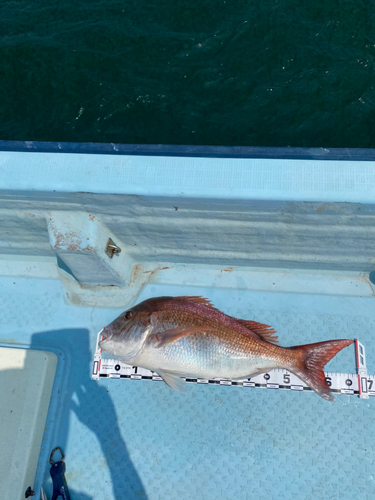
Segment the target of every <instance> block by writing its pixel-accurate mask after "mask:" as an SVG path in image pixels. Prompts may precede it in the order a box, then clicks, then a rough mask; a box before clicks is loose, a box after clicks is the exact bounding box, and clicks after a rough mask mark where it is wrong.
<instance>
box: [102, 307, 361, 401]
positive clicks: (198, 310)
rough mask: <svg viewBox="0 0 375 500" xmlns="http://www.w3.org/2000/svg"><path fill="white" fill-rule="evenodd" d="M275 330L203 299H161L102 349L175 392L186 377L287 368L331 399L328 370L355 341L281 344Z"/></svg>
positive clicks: (112, 332) (109, 334)
mask: <svg viewBox="0 0 375 500" xmlns="http://www.w3.org/2000/svg"><path fill="white" fill-rule="evenodd" d="M275 333H276V332H275V331H274V330H273V329H272V328H270V327H269V326H268V325H263V324H260V323H257V322H255V321H246V320H241V319H237V318H232V317H231V316H228V315H226V314H224V313H222V312H221V311H219V310H217V309H215V308H214V307H213V306H212V305H211V303H210V302H209V301H208V300H206V299H204V298H202V297H158V298H152V299H148V300H145V301H144V302H141V303H140V304H138V305H137V306H135V307H133V308H131V309H130V310H128V311H125V312H124V313H123V314H121V315H120V316H119V317H118V318H116V319H115V320H114V321H113V322H112V323H111V324H110V325H108V326H107V327H106V328H105V332H104V338H103V340H102V341H101V342H100V347H101V348H102V349H103V350H104V351H105V352H107V353H109V354H111V355H113V356H115V357H117V358H121V359H122V360H123V361H124V362H125V363H127V364H130V365H134V366H139V367H143V368H147V369H149V370H152V371H155V372H157V373H158V374H159V375H160V376H161V377H162V378H163V379H164V381H165V382H166V383H167V384H168V385H169V386H171V387H172V388H174V389H176V390H183V388H184V383H185V382H184V380H183V379H182V378H181V377H186V378H203V379H210V380H211V379H215V378H220V379H232V380H233V379H240V378H247V377H250V376H252V375H255V374H259V373H265V372H267V371H269V370H271V369H273V368H285V369H287V370H289V371H291V372H293V373H295V374H296V375H297V376H298V377H299V378H301V379H302V380H303V381H304V382H306V384H307V385H308V386H309V387H311V389H313V390H314V391H315V392H316V393H317V394H319V395H320V396H321V397H322V398H324V399H326V400H328V401H332V400H333V396H332V394H331V392H330V388H329V386H328V385H327V383H326V380H325V376H324V372H323V368H324V366H325V364H326V363H327V362H328V361H329V360H330V359H331V358H333V357H334V356H335V355H336V354H337V353H338V352H339V351H341V349H343V348H344V347H347V346H348V345H350V344H352V343H353V341H352V340H330V341H326V342H319V343H315V344H308V345H303V346H296V347H289V348H285V347H281V346H279V345H276V343H277V337H276V336H275Z"/></svg>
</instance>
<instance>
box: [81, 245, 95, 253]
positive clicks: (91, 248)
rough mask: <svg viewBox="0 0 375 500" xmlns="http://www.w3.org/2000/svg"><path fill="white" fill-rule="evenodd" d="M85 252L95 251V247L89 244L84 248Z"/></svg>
mask: <svg viewBox="0 0 375 500" xmlns="http://www.w3.org/2000/svg"><path fill="white" fill-rule="evenodd" d="M83 251H84V252H95V248H94V247H91V246H90V245H88V246H87V247H85V248H84V249H83Z"/></svg>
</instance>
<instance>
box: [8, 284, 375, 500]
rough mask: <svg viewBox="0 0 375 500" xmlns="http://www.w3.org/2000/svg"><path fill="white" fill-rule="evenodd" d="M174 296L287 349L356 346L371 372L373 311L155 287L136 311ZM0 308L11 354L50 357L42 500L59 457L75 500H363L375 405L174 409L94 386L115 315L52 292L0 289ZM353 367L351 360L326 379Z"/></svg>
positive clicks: (119, 385)
mask: <svg viewBox="0 0 375 500" xmlns="http://www.w3.org/2000/svg"><path fill="white" fill-rule="evenodd" d="M177 293H189V294H203V295H205V296H208V297H209V298H211V295H213V296H214V297H212V298H213V299H214V301H215V305H217V306H218V307H221V308H223V309H224V310H225V311H226V312H228V313H229V314H233V315H236V316H241V317H254V318H259V319H261V320H262V321H265V322H269V323H271V324H272V325H273V326H274V327H275V328H276V329H277V330H278V332H279V334H280V340H281V342H282V343H283V344H284V345H294V344H300V343H304V342H312V341H319V340H322V339H331V338H338V337H353V338H354V337H358V338H360V339H361V341H362V342H363V343H364V344H365V346H366V348H367V358H368V367H369V370H370V371H371V368H374V359H375V343H374V341H373V330H374V326H375V311H374V308H373V307H372V303H373V301H372V299H371V298H360V297H335V296H323V295H305V294H283V293H264V292H263V293H258V292H244V291H241V292H233V291H230V292H228V291H218V290H216V291H215V293H214V294H210V290H207V289H197V288H191V287H189V288H184V287H177V286H175V287H166V286H159V285H153V286H150V287H148V288H147V289H146V290H145V291H144V292H143V293H142V297H141V298H147V297H149V296H154V295H164V294H172V295H173V294H177ZM0 301H1V306H2V307H1V324H2V325H3V327H2V337H3V338H5V339H8V343H9V342H10V341H11V342H12V343H20V344H30V345H31V347H32V348H36V349H52V350H53V351H54V352H56V353H57V354H58V357H59V363H60V370H59V372H58V375H57V377H56V381H55V388H54V393H53V398H52V403H51V409H50V414H49V416H48V420H47V425H46V429H48V431H47V432H46V434H45V438H44V443H43V446H42V453H41V459H40V463H39V469H38V476H37V483H36V484H39V485H40V481H41V480H43V483H44V484H45V485H46V490H47V492H48V493H49V494H51V490H50V487H49V483H48V480H47V479H48V467H47V463H46V461H47V458H48V454H49V451H50V449H52V448H53V447H54V446H57V445H59V446H61V447H62V448H63V449H64V451H65V454H66V466H67V474H66V477H67V481H68V485H69V487H70V489H71V493H72V498H77V499H86V498H87V499H88V498H92V499H97V498H106V499H116V500H120V499H123V498H134V499H138V498H141V499H143V498H149V499H159V498H168V499H175V498H181V499H206V498H223V499H230V498H233V497H237V498H249V499H251V498H259V499H269V498H292V497H293V495H297V497H298V496H299V495H301V492H302V498H308V499H316V498H319V499H327V500H328V499H335V498H337V499H352V498H353V497H359V496H361V497H362V498H371V495H372V492H373V488H374V484H373V467H374V459H375V453H374V449H375V436H374V433H372V431H371V429H372V426H373V421H374V417H375V414H374V400H373V398H370V399H369V400H359V399H358V398H357V397H356V396H345V395H337V396H336V399H335V402H334V403H332V404H330V403H327V402H326V401H323V400H322V399H320V398H319V397H318V396H317V395H316V394H313V393H306V392H304V393H299V392H293V391H277V390H275V391H274V390H271V389H269V390H256V389H248V390H244V389H243V388H238V387H220V386H200V385H194V384H189V385H188V388H187V394H186V395H185V396H183V395H181V394H179V393H175V392H173V391H172V390H171V389H169V387H167V386H166V384H163V383H160V382H148V381H143V382H142V381H127V380H113V379H106V380H100V381H98V382H94V381H92V380H90V372H91V364H92V358H93V350H94V347H95V340H96V333H97V330H98V327H99V325H102V324H106V323H108V322H109V321H111V320H112V318H113V317H115V315H116V314H117V313H118V312H119V311H118V310H106V309H89V308H85V309H83V308H76V307H73V306H71V305H67V304H66V303H65V302H64V290H63V289H62V286H61V285H60V283H59V282H58V281H55V280H36V279H20V278H2V279H1V299H0ZM13 345H14V344H13ZM354 364H355V362H354V350H353V349H351V348H348V349H346V350H345V351H343V352H342V353H340V355H339V356H337V358H336V359H335V360H334V361H332V362H331V363H330V364H329V365H328V366H329V369H330V370H332V371H348V370H349V369H350V368H352V367H353V366H354ZM46 467H47V470H46ZM43 476H44V477H43Z"/></svg>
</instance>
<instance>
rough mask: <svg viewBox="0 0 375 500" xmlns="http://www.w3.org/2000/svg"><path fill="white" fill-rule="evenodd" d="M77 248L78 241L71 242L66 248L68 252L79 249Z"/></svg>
mask: <svg viewBox="0 0 375 500" xmlns="http://www.w3.org/2000/svg"><path fill="white" fill-rule="evenodd" d="M79 248H80V245H79V242H78V243H71V244H70V245H69V246H68V248H67V250H69V252H75V251H77V250H79Z"/></svg>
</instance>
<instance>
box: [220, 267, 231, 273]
mask: <svg viewBox="0 0 375 500" xmlns="http://www.w3.org/2000/svg"><path fill="white" fill-rule="evenodd" d="M232 271H233V267H227V268H226V269H222V270H221V271H220V272H221V273H231V272H232Z"/></svg>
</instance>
